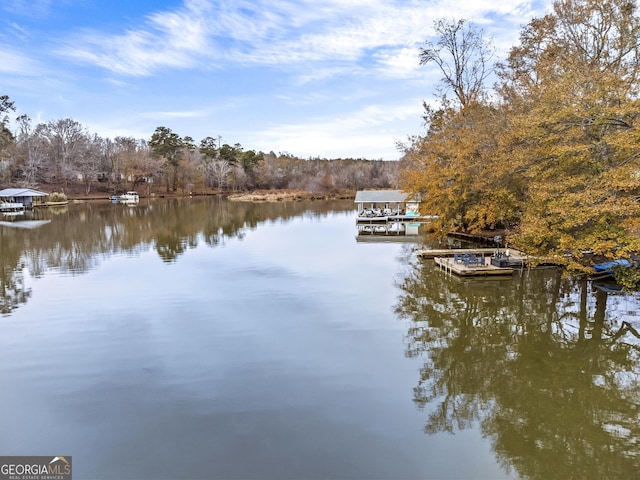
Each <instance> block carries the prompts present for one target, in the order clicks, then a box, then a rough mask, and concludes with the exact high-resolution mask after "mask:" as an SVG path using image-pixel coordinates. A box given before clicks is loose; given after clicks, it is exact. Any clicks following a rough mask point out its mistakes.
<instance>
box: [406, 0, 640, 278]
mask: <svg viewBox="0 0 640 480" xmlns="http://www.w3.org/2000/svg"><path fill="white" fill-rule="evenodd" d="M451 25H454V24H451ZM450 32H451V29H442V28H441V29H440V30H438V33H439V34H440V35H450ZM638 38H640V18H639V17H638V11H637V5H636V3H635V2H634V1H629V0H558V1H556V2H554V4H553V9H552V11H551V12H550V13H548V14H547V15H545V16H544V17H542V18H537V19H533V20H532V21H531V22H530V23H529V24H528V25H527V26H526V27H524V28H523V30H522V32H521V35H520V42H519V45H518V46H515V47H513V48H512V49H511V50H510V52H509V55H508V57H507V58H506V60H505V61H504V62H503V63H501V64H498V65H497V66H496V73H497V76H498V78H499V81H498V83H497V85H496V88H495V90H494V91H492V92H488V91H485V94H484V95H481V94H477V95H474V96H473V98H472V100H471V101H469V102H466V103H464V102H460V101H459V98H460V96H459V95H458V94H457V93H455V97H454V98H452V99H447V98H446V96H445V97H443V98H441V99H440V102H439V104H438V107H436V108H433V107H427V108H426V113H425V121H426V124H427V131H426V133H425V134H424V135H422V136H419V137H415V138H412V139H411V141H410V143H409V144H408V145H407V146H406V147H405V151H404V164H405V168H404V173H403V184H404V187H405V189H407V190H408V191H411V192H414V193H420V194H422V198H423V199H424V205H423V208H424V209H425V211H428V213H430V214H437V215H438V216H439V217H440V219H439V221H438V223H437V225H436V226H437V227H438V228H439V229H440V230H441V231H442V232H446V231H450V230H455V229H457V230H465V231H470V232H478V231H481V230H484V229H491V228H505V229H507V232H508V234H509V238H510V239H511V241H512V242H515V243H517V245H519V246H520V247H521V248H523V249H525V250H527V251H529V252H531V253H536V254H539V255H559V256H561V257H562V258H569V259H571V260H569V261H570V262H571V263H572V264H573V266H578V264H579V263H580V260H581V259H582V258H583V257H584V256H585V254H586V253H587V252H589V253H593V254H596V255H600V256H603V257H606V258H621V257H627V256H629V255H630V254H632V253H637V252H640V202H638V198H639V196H640V128H639V122H640V97H639V94H640V76H639V74H640V44H639V42H638ZM449 40H450V39H449ZM442 44H443V45H449V46H450V47H449V49H448V50H447V49H446V48H445V49H444V50H441V51H439V52H438V54H439V55H441V56H446V55H449V56H450V57H452V58H461V57H460V55H459V53H460V52H458V51H456V48H458V47H457V44H456V43H455V42H451V41H447V42H442ZM428 48H430V44H427V46H426V47H425V49H423V50H422V52H421V57H420V58H421V60H423V59H424V58H425V57H424V52H425V50H426V49H428ZM483 48H484V47H483ZM485 51H486V50H485ZM480 54H481V55H482V52H480ZM467 58H469V59H470V60H469V61H470V62H473V61H474V60H473V58H474V57H473V56H469V55H468V56H467ZM442 64H443V65H450V63H447V62H443V63H442ZM460 71H468V69H467V70H460ZM447 74H448V75H449V77H447V75H443V78H444V79H445V84H446V82H447V78H451V77H452V76H453V77H455V75H456V71H455V70H453V71H448V72H447ZM458 80H461V78H458ZM462 80H464V79H462ZM452 85H453V84H452ZM474 88H475V89H476V90H474V91H477V85H476V84H474Z"/></svg>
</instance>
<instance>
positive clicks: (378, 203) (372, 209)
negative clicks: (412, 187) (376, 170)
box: [355, 190, 420, 217]
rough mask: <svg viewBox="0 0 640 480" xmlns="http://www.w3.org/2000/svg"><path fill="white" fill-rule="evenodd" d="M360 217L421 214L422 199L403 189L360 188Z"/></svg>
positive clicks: (358, 199) (357, 196) (358, 194)
mask: <svg viewBox="0 0 640 480" xmlns="http://www.w3.org/2000/svg"><path fill="white" fill-rule="evenodd" d="M355 203H356V205H357V206H358V216H359V217H383V216H386V217H389V216H393V215H401V216H408V217H417V216H419V215H420V214H419V211H418V207H419V206H420V199H416V198H414V197H412V196H411V195H408V194H407V193H405V192H403V191H402V190H360V191H358V192H357V193H356V200H355Z"/></svg>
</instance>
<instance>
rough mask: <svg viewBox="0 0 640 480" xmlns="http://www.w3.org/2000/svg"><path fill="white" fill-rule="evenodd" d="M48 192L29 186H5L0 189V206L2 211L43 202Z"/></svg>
mask: <svg viewBox="0 0 640 480" xmlns="http://www.w3.org/2000/svg"><path fill="white" fill-rule="evenodd" d="M48 195H49V194H48V193H44V192H39V191H38V190H33V189H31V188H5V189H4V190H0V201H1V206H0V208H1V209H2V210H4V211H12V210H13V211H15V210H22V209H25V208H31V207H33V206H34V205H38V204H41V203H44V198H45V197H47V196H48Z"/></svg>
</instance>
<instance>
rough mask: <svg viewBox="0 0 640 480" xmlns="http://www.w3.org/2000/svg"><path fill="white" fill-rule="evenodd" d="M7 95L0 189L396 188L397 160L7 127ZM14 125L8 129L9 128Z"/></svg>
mask: <svg viewBox="0 0 640 480" xmlns="http://www.w3.org/2000/svg"><path fill="white" fill-rule="evenodd" d="M14 111H15V105H14V102H13V101H12V100H11V98H10V96H9V95H2V96H0V184H1V185H2V186H3V187H7V186H17V187H30V188H40V189H42V190H45V191H52V190H57V191H63V192H64V193H65V194H67V195H72V196H96V195H100V194H111V193H119V192H123V191H126V190H133V189H136V190H139V191H140V193H141V194H142V195H145V194H146V195H149V194H152V193H154V194H206V193H220V192H238V191H246V190H258V189H263V190H269V189H292V190H305V191H308V192H317V193H322V194H328V193H333V192H340V191H344V190H358V189H362V188H391V187H396V186H397V178H398V162H395V161H384V160H368V159H362V158H358V159H353V158H338V159H325V158H311V159H302V158H299V157H296V156H295V155H292V154H289V153H278V154H276V153H274V152H269V153H264V152H261V151H255V150H245V149H244V148H243V147H242V145H240V144H239V143H235V144H233V145H229V144H227V143H222V141H221V137H216V138H214V137H206V138H204V139H202V140H201V141H200V142H196V141H195V140H194V139H193V138H191V137H189V136H180V135H178V134H177V133H175V132H173V131H172V130H171V129H170V128H168V127H158V128H157V129H156V131H155V132H154V133H153V134H152V135H151V136H150V138H149V139H136V138H133V137H116V138H115V139H111V138H104V137H101V136H99V135H97V134H95V133H91V132H89V131H88V130H87V129H86V128H85V127H84V126H83V125H82V124H81V123H80V122H78V121H76V120H73V119H71V118H64V119H58V120H50V121H48V122H44V123H39V124H36V125H34V124H33V122H32V120H31V118H30V117H29V116H28V115H20V116H19V117H17V118H16V119H15V122H11V121H10V120H11V119H10V114H11V113H12V112H14ZM12 123H15V125H16V127H15V131H12V129H11V128H10V126H11V124H12Z"/></svg>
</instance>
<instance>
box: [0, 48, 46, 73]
mask: <svg viewBox="0 0 640 480" xmlns="http://www.w3.org/2000/svg"><path fill="white" fill-rule="evenodd" d="M41 71H42V70H41V68H40V67H39V66H38V64H37V63H36V62H34V61H33V60H31V59H29V58H28V57H27V56H25V55H24V54H22V53H21V52H19V51H15V50H11V48H10V47H7V46H3V45H0V73H10V74H16V75H26V76H35V75H38V73H41Z"/></svg>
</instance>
